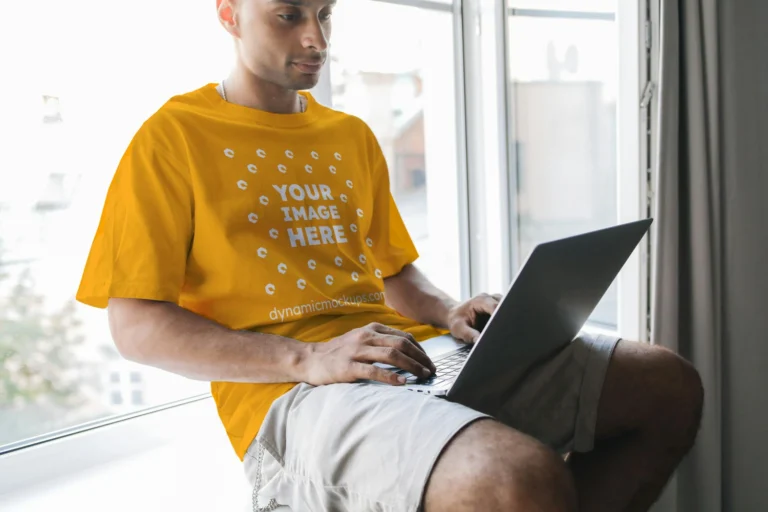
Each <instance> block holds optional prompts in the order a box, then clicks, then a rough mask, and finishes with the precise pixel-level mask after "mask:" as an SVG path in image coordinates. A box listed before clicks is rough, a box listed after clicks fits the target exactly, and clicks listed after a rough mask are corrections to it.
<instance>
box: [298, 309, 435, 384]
mask: <svg viewBox="0 0 768 512" xmlns="http://www.w3.org/2000/svg"><path fill="white" fill-rule="evenodd" d="M373 363H385V364H391V365H393V366H396V367H398V368H402V369H403V370H407V371H409V372H411V373H412V374H414V375H417V376H423V377H428V376H430V375H432V374H434V372H435V365H434V364H432V361H430V359H429V357H427V353H426V352H425V351H424V349H423V348H422V347H421V345H419V343H418V342H417V341H416V339H415V338H414V337H413V336H412V335H411V334H408V333H405V332H403V331H398V330H397V329H392V328H391V327H387V326H385V325H381V324H378V323H372V324H369V325H367V326H365V327H361V328H359V329H354V330H352V331H349V332H348V333H346V334H343V335H342V336H339V337H338V338H334V339H332V340H331V341H329V342H327V343H317V344H312V345H311V352H310V353H309V356H308V357H307V361H306V371H305V375H306V379H305V381H306V382H307V383H308V384H312V385H314V386H321V385H324V384H333V383H336V382H355V381H356V380H358V379H369V380H376V381H380V382H384V383H386V384H392V385H402V384H404V383H405V379H404V378H400V379H399V378H398V377H399V376H398V375H396V374H395V373H394V372H391V371H388V370H385V369H383V368H379V367H378V366H374V365H373Z"/></svg>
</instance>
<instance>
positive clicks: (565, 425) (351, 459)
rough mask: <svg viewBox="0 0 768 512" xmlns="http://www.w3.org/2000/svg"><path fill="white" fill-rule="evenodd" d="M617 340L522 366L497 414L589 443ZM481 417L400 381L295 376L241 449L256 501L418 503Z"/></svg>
mask: <svg viewBox="0 0 768 512" xmlns="http://www.w3.org/2000/svg"><path fill="white" fill-rule="evenodd" d="M617 342H618V339H617V338H612V337H607V336H593V335H582V336H581V337H579V338H577V339H576V340H575V341H574V342H573V343H570V344H569V345H568V346H567V347H565V348H564V349H563V350H561V351H559V352H558V353H557V354H556V355H554V356H553V357H551V358H550V359H548V360H546V361H544V362H542V363H539V364H537V365H536V366H535V367H534V368H532V369H531V370H529V371H528V372H526V376H525V378H524V379H523V380H522V381H521V383H520V384H519V385H517V386H516V387H515V388H514V389H513V390H512V391H511V392H510V393H509V395H508V396H506V397H505V398H504V402H503V404H502V405H501V407H500V408H499V410H498V411H497V412H496V413H495V414H494V415H493V417H494V418H495V419H496V420H498V421H501V422H502V423H504V424H506V425H509V426H510V427H513V428H515V429H517V430H519V431H521V432H524V433H526V434H528V435H530V436H532V437H534V438H536V439H538V440H540V441H541V442H543V443H545V444H547V445H549V446H550V447H552V448H553V449H555V450H557V451H559V452H561V453H565V452H568V451H579V452H586V451H589V450H591V449H592V447H593V446H594V436H595V425H596V422H597V408H598V403H599V400H600V394H601V391H602V387H603V381H604V380H605V373H606V370H607V368H608V364H609V362H610V358H611V354H612V353H613V349H614V348H615V346H616V344H617ZM485 417H488V415H486V414H483V413H480V412H477V411H475V410H472V409H470V408H468V407H465V406H463V405H460V404H457V403H453V402H450V401H448V400H445V399H443V398H437V397H433V396H430V395H424V394H421V393H414V392H412V391H408V390H406V389H404V388H400V387H393V386H379V385H372V384H333V385H329V386H319V387H315V386H311V385H309V384H299V385H298V386H296V387H295V388H293V389H292V390H291V391H290V392H289V393H287V394H285V395H284V396H282V397H280V398H279V399H278V400H276V401H275V402H274V403H273V405H272V407H271V408H270V410H269V412H268V413H267V416H266V418H265V420H264V423H263V425H262V427H261V430H260V431H259V434H258V435H257V436H256V439H255V440H254V441H253V443H252V444H251V446H250V447H249V449H248V451H247V453H246V455H245V460H244V465H245V473H246V478H247V479H248V481H249V483H250V485H251V486H252V487H253V500H254V510H255V511H260V510H274V509H275V508H277V507H278V506H279V505H287V506H288V507H290V510H292V511H294V512H304V511H306V512H321V511H329V512H341V511H353V512H367V511H381V512H384V511H387V512H389V511H391V512H395V511H397V512H402V511H408V512H410V511H417V510H420V508H421V502H422V499H423V494H424V490H425V487H426V484H427V480H428V478H429V475H430V473H431V471H432V468H433V467H434V464H435V462H436V461H437V458H438V457H439V455H440V453H441V452H442V450H443V448H444V447H445V446H446V444H448V442H449V441H450V440H451V438H452V437H453V436H455V435H456V434H457V433H458V432H459V431H460V430H461V429H462V428H463V427H465V426H466V425H467V424H469V423H471V422H472V421H475V420H477V419H479V418H485Z"/></svg>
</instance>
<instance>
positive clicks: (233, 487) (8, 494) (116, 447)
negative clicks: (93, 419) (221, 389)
mask: <svg viewBox="0 0 768 512" xmlns="http://www.w3.org/2000/svg"><path fill="white" fill-rule="evenodd" d="M0 474H1V475H3V478H2V479H0V510H24V511H25V512H35V511H38V510H39V511H41V512H42V511H48V510H58V509H64V510H69V509H76V510H78V511H80V512H84V511H94V512H95V511H102V510H105V509H109V510H111V511H115V510H120V511H122V510H125V511H126V512H127V511H135V510H147V511H154V510H188V511H201V512H203V511H206V512H209V511H219V510H222V511H224V510H226V511H235V512H237V511H245V510H248V506H247V505H248V504H249V500H248V496H249V491H248V488H247V484H246V481H245V477H244V476H243V473H242V466H241V464H240V462H239V460H238V459H237V457H236V456H235V454H234V452H233V451H232V448H231V447H230V446H229V442H228V440H227V437H226V434H225V432H224V430H223V428H222V426H221V423H220V422H219V419H218V416H217V414H216V410H215V407H214V404H213V401H212V399H210V398H207V399H203V400H198V401H195V402H191V403H187V404H185V405H181V406H178V407H173V408H169V409H164V410H161V411H157V412H154V413H151V414H146V415H143V416H138V417H135V418H132V419H129V420H125V421H120V422H117V423H112V424H109V425H106V426H103V427H100V428H95V429H92V430H88V431H85V432H81V433H78V434H73V435H70V436H67V437H64V438H60V439H56V440H51V441H48V442H45V443H41V444H38V445H36V446H32V447H29V448H25V449H21V450H18V451H15V452H12V453H9V454H6V455H4V456H2V457H0Z"/></svg>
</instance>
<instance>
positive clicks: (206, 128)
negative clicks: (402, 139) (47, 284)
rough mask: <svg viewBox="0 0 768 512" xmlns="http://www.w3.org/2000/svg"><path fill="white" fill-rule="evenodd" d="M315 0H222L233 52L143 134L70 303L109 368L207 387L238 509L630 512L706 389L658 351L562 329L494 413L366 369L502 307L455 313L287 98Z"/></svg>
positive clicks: (364, 162) (324, 3)
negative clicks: (239, 483)
mask: <svg viewBox="0 0 768 512" xmlns="http://www.w3.org/2000/svg"><path fill="white" fill-rule="evenodd" d="M333 7H334V6H333V4H332V2H330V1H329V0H218V16H219V19H220V21H221V24H222V25H223V27H224V28H225V29H226V30H227V31H228V32H229V33H230V34H231V35H232V37H233V40H234V42H235V45H236V49H237V57H238V59H237V65H236V67H235V69H234V70H233V71H232V73H231V74H230V76H229V77H228V78H227V79H225V80H224V81H223V82H222V83H221V84H219V85H218V86H216V85H208V86H205V87H203V88H201V89H199V90H197V91H194V92H191V93H188V94H184V95H182V96H178V97H175V98H173V99H171V100H170V101H169V102H168V103H167V104H166V105H165V106H163V107H162V108H161V109H160V110H159V111H158V112H157V113H156V114H155V115H153V116H152V117H151V118H150V119H149V120H148V121H147V122H146V123H145V124H144V125H143V126H142V128H141V129H140V130H139V131H138V133H137V134H136V136H135V138H134V140H133V141H132V143H131V145H130V147H129V148H128V150H127V151H126V153H125V156H124V157H123V159H122V161H121V162H120V165H119V167H118V169H117V171H116V174H115V177H114V180H113V183H112V185H111V187H110V190H109V193H108V195H107V198H106V203H105V207H104V212H103V215H102V219H101V223H100V226H99V229H98V231H97V233H96V236H95V239H94V243H93V247H92V249H91V254H90V256H89V259H88V262H87V265H86V268H85V272H84V276H83V280H82V283H81V287H80V290H79V293H78V299H79V300H81V301H83V302H85V303H87V304H91V305H94V306H97V307H106V306H108V311H109V319H110V327H111V330H112V335H113V338H114V341H115V343H116V346H117V347H118V348H119V350H120V352H121V353H122V354H123V356H125V357H126V358H128V359H131V360H134V361H138V362H140V363H144V364H147V365H152V366H156V367H159V368H163V369H165V370H168V371H172V372H176V373H178V374H180V375H184V376H186V377H189V378H193V379H200V380H206V381H211V382H212V394H213V397H214V399H215V401H216V404H217V406H218V411H219V414H220V417H221V421H222V422H223V424H224V426H225V428H226V431H227V434H228V436H229V438H230V440H231V442H232V446H233V448H234V449H235V451H236V453H237V455H238V456H239V457H240V458H241V459H243V460H244V462H245V471H246V474H247V476H248V478H249V480H250V483H251V485H252V486H253V489H254V494H253V499H254V509H255V510H272V509H273V508H275V507H276V506H277V505H279V504H286V505H288V506H290V507H291V508H292V509H293V510H295V511H313V512H314V511H320V510H332V511H339V510H350V511H355V512H362V511H367V510H393V511H400V510H403V511H412V510H417V509H422V508H423V509H425V510H427V511H439V512H443V511H465V510H473V511H474V510H488V511H491V510H500V511H509V510H536V511H571V510H577V508H578V509H581V510H589V511H611V512H613V511H618V510H647V509H648V508H649V506H650V505H651V503H652V502H653V501H654V500H655V499H656V497H657V496H658V495H659V493H660V491H661V489H662V487H663V485H664V484H665V482H666V481H667V479H668V478H669V477H670V475H671V473H672V471H673V470H674V468H675V467H676V465H677V464H678V462H679V461H680V459H681V458H682V457H683V455H684V454H685V453H686V452H687V450H688V449H689V448H690V446H691V445H692V443H693V441H694V438H695V435H696V430H697V425H698V421H699V419H698V418H699V414H700V409H701V403H702V396H701V393H702V392H701V385H700V381H699V378H698V375H697V373H696V371H695V370H694V369H693V368H692V367H691V366H690V365H689V364H688V363H686V362H685V361H683V360H682V359H680V358H679V357H677V356H676V355H674V354H673V353H671V352H669V351H666V350H663V349H659V348H656V347H651V346H648V345H645V344H639V343H630V342H626V341H621V342H619V341H618V340H615V339H609V338H606V337H590V336H584V337H581V338H579V339H577V340H576V341H574V342H573V343H571V344H570V345H569V346H568V347H567V348H565V349H563V350H562V351H561V352H560V353H558V354H557V355H556V356H555V357H554V358H552V359H551V360H549V361H547V362H545V363H544V364H541V365H539V366H537V367H536V369H535V370H534V371H532V372H530V374H529V375H528V377H527V378H526V380H525V381H524V382H523V383H522V384H521V385H519V386H517V387H515V389H511V390H508V395H507V396H506V398H505V402H504V403H503V404H501V405H500V408H499V411H498V414H496V415H495V416H496V419H491V418H489V417H487V416H485V415H483V414H480V413H479V412H477V411H473V410H472V409H469V408H467V407H464V406H462V405H459V404H455V403H451V402H449V401H446V400H442V399H439V398H434V397H429V396H424V395H420V394H417V393H411V392H409V391H406V390H404V389H403V388H402V382H399V381H398V380H397V378H396V377H395V375H394V374H393V373H391V372H389V371H387V370H385V369H383V368H380V367H377V366H374V365H373V363H375V362H381V363H389V364H394V365H396V366H398V367H401V368H405V369H407V370H409V371H411V372H413V373H414V374H418V373H423V374H431V373H432V372H434V366H433V364H432V362H431V361H430V360H429V359H428V358H427V357H426V355H425V353H424V351H423V350H422V349H421V348H420V346H419V344H418V342H417V340H418V341H421V340H424V339H427V338H430V337H432V336H436V335H439V334H441V333H445V332H451V333H452V334H453V335H454V336H455V337H457V338H459V339H461V340H464V341H465V342H468V343H471V342H473V341H474V340H475V339H476V338H477V336H478V331H477V330H476V329H475V327H476V326H477V322H476V320H477V318H478V316H479V315H483V314H489V313H491V312H492V311H493V310H494V308H495V307H496V306H497V304H498V297H492V296H489V295H481V296H478V297H474V298H472V299H471V300H469V301H467V302H465V303H457V302H455V301H454V300H452V299H451V298H450V297H448V296H447V295H446V294H445V293H443V292H441V291H440V290H438V289H437V288H435V287H434V286H433V285H432V284H431V283H430V282H429V281H428V280H427V279H426V278H425V277H424V276H423V275H422V274H421V273H420V272H419V271H418V270H417V269H416V268H415V267H414V266H413V265H412V263H413V262H414V260H416V258H417V253H416V250H415V248H414V246H413V243H412V242H411V239H410V237H409V236H408V233H407V231H406V229H405V226H404V224H403V222H402V220H401V218H400V215H399V213H398V211H397V208H396V206H395V204H394V201H393V199H392V197H391V195H390V192H389V178H388V171H387V166H386V162H385V160H384V157H383V156H382V152H381V149H380V148H379V146H378V144H377V141H376V139H375V137H374V136H373V134H372V133H371V131H370V130H369V129H368V127H367V126H366V125H365V124H364V123H363V122H362V121H360V120H359V119H356V118H354V117H351V116H347V115H344V114H341V113H338V112H335V111H332V110H330V109H327V108H325V107H323V106H321V105H319V104H318V103H317V102H316V101H315V100H314V99H313V98H312V96H311V95H310V94H307V93H298V92H297V91H303V90H306V89H309V88H311V87H312V86H314V85H315V84H316V83H317V81H318V76H319V73H320V69H321V67H322V65H323V63H324V61H325V59H326V57H327V52H328V41H329V38H330V34H331V11H332V9H333ZM360 22H361V23H368V22H375V21H373V20H371V21H369V20H360ZM426 29H427V28H426V27H425V30H426ZM360 379H373V380H377V381H381V382H384V383H386V384H389V386H381V385H379V386H376V385H370V384H362V383H359V382H358V381H359V380H360ZM297 383H299V384H297ZM537 439H538V440H537ZM542 441H543V442H546V443H547V444H548V445H549V446H546V445H545V444H544V443H543V442H542ZM555 450H557V451H560V452H562V453H566V452H570V453H571V455H570V457H569V458H568V461H567V463H564V462H563V460H562V458H561V457H559V456H558V455H557V454H556V451H555Z"/></svg>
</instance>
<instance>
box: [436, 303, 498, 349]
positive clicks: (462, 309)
mask: <svg viewBox="0 0 768 512" xmlns="http://www.w3.org/2000/svg"><path fill="white" fill-rule="evenodd" d="M500 301H501V295H499V294H495V295H489V294H487V293H481V294H480V295H478V296H477V297H473V298H471V299H469V300H468V301H466V302H463V303H461V304H458V305H456V306H454V307H453V308H451V310H450V311H449V312H448V320H447V324H448V327H449V328H450V330H451V335H452V336H453V337H454V338H457V339H459V340H462V341H464V342H466V343H474V342H476V341H477V338H479V337H480V332H479V331H478V330H477V327H478V322H477V320H478V318H479V317H481V316H485V315H491V314H493V312H494V311H495V310H496V308H497V307H498V305H499V302H500Z"/></svg>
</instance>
